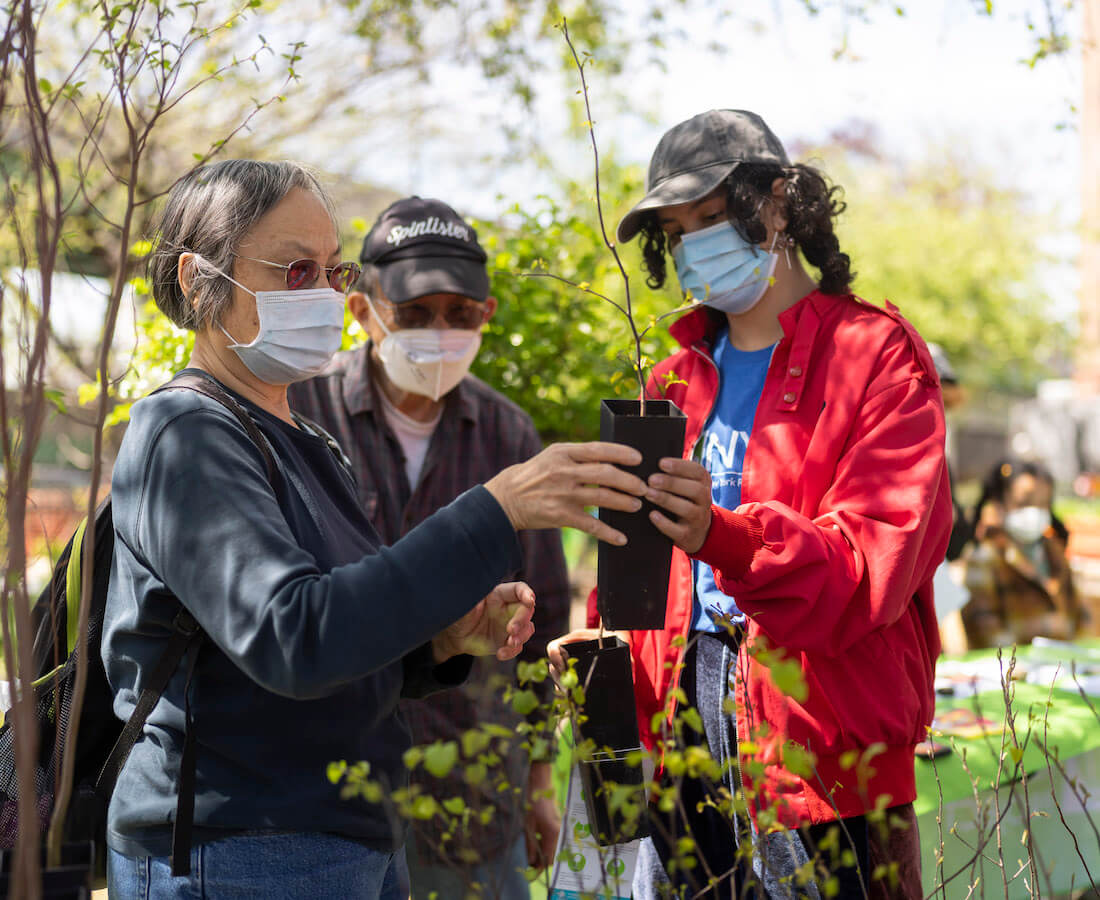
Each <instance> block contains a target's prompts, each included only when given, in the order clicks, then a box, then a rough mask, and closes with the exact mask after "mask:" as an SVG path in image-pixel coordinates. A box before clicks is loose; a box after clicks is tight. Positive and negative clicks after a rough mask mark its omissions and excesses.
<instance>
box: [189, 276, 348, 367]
mask: <svg viewBox="0 0 1100 900" xmlns="http://www.w3.org/2000/svg"><path fill="white" fill-rule="evenodd" d="M206 264H207V265H209V263H206ZM215 271H217V272H218V273H219V274H221V275H223V276H224V277H225V278H227V279H229V281H231V282H233V284H235V285H237V287H239V288H240V289H241V290H242V291H245V292H246V293H249V294H251V295H252V296H253V297H255V298H256V313H257V315H258V316H259V318H260V330H259V331H258V332H257V333H256V337H254V338H253V339H252V340H251V341H250V342H249V343H247V344H241V343H238V342H237V339H236V338H235V337H233V335H231V334H230V333H229V332H228V331H226V330H225V328H224V327H223V326H221V325H219V326H218V327H219V328H221V330H222V333H223V334H224V335H225V336H226V337H227V338H229V340H230V341H232V343H231V344H230V345H229V348H230V349H231V350H232V351H233V352H234V353H236V354H237V356H238V357H239V358H240V360H241V362H242V363H244V365H245V367H246V368H247V369H248V371H250V372H251V373H252V374H253V375H255V376H256V377H257V378H259V379H260V381H263V382H266V383H267V384H293V383H294V382H296V381H304V380H305V379H307V378H312V377H313V376H314V375H317V374H318V373H319V372H321V370H323V369H324V368H325V366H326V365H328V363H329V361H330V360H331V359H332V357H333V355H335V353H336V351H337V350H339V349H340V340H341V336H342V334H343V329H344V295H343V294H341V293H340V292H339V291H336V290H333V289H332V288H317V289H315V290H309V291H302V290H298V291H291V290H286V289H284V290H281V291H253V290H249V289H248V288H246V287H245V286H244V285H243V284H241V283H240V282H239V281H236V280H235V279H234V278H232V277H231V276H229V275H226V274H225V273H224V272H222V271H221V270H220V269H215Z"/></svg>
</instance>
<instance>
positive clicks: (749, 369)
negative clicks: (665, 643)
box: [692, 331, 775, 632]
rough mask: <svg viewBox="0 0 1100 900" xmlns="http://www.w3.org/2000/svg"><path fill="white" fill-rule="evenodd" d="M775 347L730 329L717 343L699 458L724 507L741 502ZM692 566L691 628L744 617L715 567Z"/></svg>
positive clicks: (714, 627)
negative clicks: (756, 344) (734, 338)
mask: <svg viewBox="0 0 1100 900" xmlns="http://www.w3.org/2000/svg"><path fill="white" fill-rule="evenodd" d="M774 349H775V345H772V346H771V347H765V348H763V349H762V350H752V351H744V350H738V349H737V348H736V347H734V346H733V345H732V344H730V341H729V335H728V333H727V332H726V331H723V332H722V333H721V335H719V337H718V340H717V341H716V342H715V344H714V361H715V363H717V365H718V372H719V388H718V399H717V401H716V402H715V404H714V411H713V412H712V413H711V416H710V419H709V420H708V421H707V425H706V428H705V429H704V430H703V437H702V456H701V458H700V461H701V462H702V464H703V465H704V466H706V468H707V471H709V472H710V479H711V497H712V498H713V500H714V502H715V503H716V504H717V505H718V506H721V507H722V508H723V509H735V508H736V507H738V506H740V505H741V473H742V471H743V469H744V465H745V449H746V448H747V447H748V445H749V435H750V434H751V433H752V422H753V419H754V418H755V417H756V405H757V403H759V402H760V394H761V393H762V392H763V390H764V379H765V378H767V375H768V366H769V365H770V363H771V359H772V351H773V350H774ZM692 567H693V570H694V575H695V604H694V613H693V616H692V629H693V630H695V631H715V632H717V631H721V630H723V627H724V626H723V625H722V624H721V617H723V616H729V617H730V618H731V619H732V620H733V621H735V622H740V621H742V620H743V619H744V614H743V613H742V612H741V611H740V610H739V609H738V608H737V604H736V602H735V601H734V598H733V597H731V596H729V595H728V594H724V593H722V591H721V590H720V589H719V588H718V586H717V585H716V584H715V583H714V570H713V569H711V567H710V566H708V565H706V564H705V563H701V562H698V561H696V562H694V563H693V564H692Z"/></svg>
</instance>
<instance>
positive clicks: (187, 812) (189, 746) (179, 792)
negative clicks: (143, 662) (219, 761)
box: [172, 641, 202, 877]
mask: <svg viewBox="0 0 1100 900" xmlns="http://www.w3.org/2000/svg"><path fill="white" fill-rule="evenodd" d="M201 647H202V642H201V641H195V642H193V643H192V644H191V645H190V646H188V648H187V684H186V687H184V690H183V697H184V715H185V716H186V722H187V727H186V729H185V730H184V734H183V754H182V755H181V756H180V780H179V784H178V785H176V821H175V824H174V825H173V826H172V875H173V876H177V877H178V876H180V875H189V874H190V873H191V826H192V825H193V824H194V819H195V729H194V728H192V727H191V678H192V676H193V675H194V674H195V663H196V662H197V661H198V658H199V650H200V649H201Z"/></svg>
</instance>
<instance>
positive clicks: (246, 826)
mask: <svg viewBox="0 0 1100 900" xmlns="http://www.w3.org/2000/svg"><path fill="white" fill-rule="evenodd" d="M339 249H340V245H339V242H338V238H337V230H336V225H335V222H334V217H333V213H332V210H331V207H330V204H329V202H328V200H327V198H326V197H325V194H324V192H323V191H322V189H321V188H320V187H319V185H318V184H317V182H316V181H315V180H314V178H313V177H312V176H311V175H309V174H308V173H307V172H306V171H304V170H303V169H302V168H300V167H299V166H296V165H294V164H292V163H262V162H252V161H248V160H231V161H226V162H221V163H216V164H213V165H208V166H204V167H202V168H200V169H199V170H197V171H195V172H193V173H191V174H190V175H188V176H186V177H184V178H183V179H182V180H181V181H180V182H178V183H177V185H176V186H175V188H174V189H173V191H172V193H171V195H170V197H169V198H168V202H167V206H166V209H165V211H164V215H163V219H162V222H161V225H160V228H159V232H158V234H157V238H156V249H155V254H154V258H153V262H152V281H153V291H154V297H155V299H156V302H157V305H158V306H159V307H160V309H161V310H162V311H163V312H164V313H165V314H166V315H167V316H168V317H169V318H170V319H171V320H172V321H173V322H175V323H176V324H177V325H179V326H181V327H184V328H188V329H191V330H192V331H194V332H195V345H194V351H193V353H192V355H191V360H190V363H189V366H188V369H187V370H185V372H187V373H189V374H190V375H192V376H194V377H201V378H203V379H206V381H207V382H210V381H212V382H213V383H214V384H215V385H216V390H217V391H222V392H226V393H228V395H229V397H230V398H231V399H230V401H229V403H228V404H226V403H225V402H224V396H225V395H224V393H223V394H222V395H221V396H222V397H223V401H222V402H219V400H218V399H213V398H211V397H209V396H206V395H205V394H204V393H199V392H196V391H193V390H169V391H162V392H159V393H155V394H153V395H151V396H149V397H147V398H146V399H144V400H142V401H140V402H139V403H137V404H135V406H134V408H133V410H132V414H131V422H130V426H129V429H128V431H127V433H126V436H125V438H124V439H123V442H122V447H121V449H120V451H119V455H118V459H117V462H116V464H115V469H114V476H113V493H114V525H115V532H116V537H117V540H116V545H115V558H114V568H113V572H112V578H111V590H110V595H109V598H108V601H107V612H106V618H105V622H104V632H103V634H104V636H103V662H104V665H105V668H106V671H107V675H108V679H109V681H110V683H111V686H112V689H113V690H114V692H115V711H116V713H117V715H118V716H119V717H121V718H122V719H124V720H125V719H128V718H129V717H130V715H131V713H132V711H133V710H134V708H135V706H136V704H137V703H138V700H139V696H140V694H141V691H142V690H143V689H144V688H147V687H148V686H149V684H150V683H151V681H153V680H155V677H156V676H155V674H154V672H153V670H154V669H155V668H156V667H157V666H156V664H157V661H158V659H159V658H161V657H162V656H163V655H164V648H165V647H166V645H167V644H168V642H169V641H170V640H171V637H172V634H173V633H174V629H176V628H177V626H178V622H179V621H180V615H181V609H182V610H183V611H186V613H187V614H189V616H190V618H191V619H193V621H194V622H195V623H197V626H198V627H199V628H201V630H202V633H203V634H204V635H205V638H204V639H203V640H202V641H201V642H199V643H197V644H196V645H195V646H197V647H198V648H199V649H198V651H197V653H192V654H189V655H188V657H187V658H186V659H185V660H184V661H183V662H182V663H181V664H180V665H179V666H178V668H177V669H176V670H175V672H174V674H173V675H172V677H171V679H170V681H169V682H168V686H167V688H166V689H165V691H164V693H163V696H162V697H161V699H160V701H159V702H158V703H157V704H156V705H155V707H154V708H153V710H152V712H151V714H150V715H149V716H148V719H147V720H146V722H145V725H144V726H143V729H142V731H141V734H140V737H139V738H138V740H137V743H136V744H135V746H134V748H133V750H132V752H131V754H130V756H129V757H128V759H127V760H126V762H125V765H124V766H123V768H122V770H121V773H120V775H119V778H118V782H117V785H116V787H115V791H114V794H113V797H112V800H111V804H110V810H109V814H108V845H109V850H110V855H109V866H108V881H109V889H110V894H111V897H112V900H123V898H127V897H137V896H141V897H158V898H161V897H185V896H186V897H191V896H203V897H219V898H222V897H230V898H232V897H244V896H248V897H265V898H276V897H302V896H309V897H311V898H317V900H321V898H327V897H334V898H335V897H340V898H347V897H357V898H390V897H396V896H397V893H396V882H395V878H394V872H395V864H396V862H397V859H396V857H397V856H398V854H399V853H400V847H401V844H402V840H403V828H402V826H401V824H400V823H399V822H398V821H396V820H395V818H394V816H393V813H392V810H391V809H389V808H388V807H387V806H386V804H385V802H384V799H383V802H380V803H369V802H367V801H365V800H362V799H352V800H349V799H343V798H342V797H341V786H340V785H339V784H333V783H332V782H331V781H330V779H329V778H327V777H326V769H327V767H328V766H329V764H330V763H334V762H338V761H340V760H347V761H349V762H352V763H354V762H359V761H363V762H365V763H366V764H367V767H368V769H367V773H368V777H369V779H370V780H372V781H374V782H377V783H378V784H379V785H380V786H381V788H382V793H383V798H384V796H385V794H386V793H387V792H388V791H390V790H392V789H394V788H397V787H400V786H401V785H403V784H404V782H405V775H404V767H403V763H402V756H403V754H404V752H405V751H406V750H407V749H408V744H409V739H408V734H407V731H406V730H405V728H404V726H403V724H402V722H401V721H400V719H399V717H398V714H397V702H398V699H399V697H401V696H402V695H422V694H424V693H426V692H428V691H431V690H433V689H438V688H440V687H445V686H447V685H452V684H455V683H458V682H460V681H461V680H462V679H463V678H464V677H465V673H466V671H467V670H468V668H469V657H468V656H467V655H466V654H469V653H493V652H495V653H496V654H497V656H498V657H499V658H501V659H507V658H510V657H512V656H514V655H515V654H516V653H518V652H519V649H520V648H521V647H522V644H523V642H524V641H525V640H526V639H527V637H529V636H530V634H531V631H532V626H531V617H532V612H533V608H534V604H535V597H534V596H533V594H532V592H531V590H530V588H529V587H527V586H526V585H524V584H522V583H515V582H507V581H506V579H507V578H508V576H509V574H510V573H511V572H514V571H515V570H516V569H518V568H519V566H520V562H521V561H520V556H519V554H520V550H519V544H518V542H517V539H516V531H517V530H520V529H524V528H548V527H558V526H572V527H575V528H580V529H583V530H585V531H587V532H589V533H591V534H593V535H595V536H597V537H599V538H601V539H604V540H610V541H613V542H616V543H622V542H624V541H625V538H623V536H622V535H621V534H619V533H618V532H615V531H612V530H611V529H609V528H608V527H607V526H606V525H604V524H603V523H601V522H599V521H598V520H597V519H595V518H594V517H592V516H590V515H587V514H586V513H585V511H584V507H585V506H589V505H598V506H606V507H610V508H614V509H621V510H634V509H637V508H639V506H640V501H639V500H638V499H637V498H638V496H639V495H641V494H643V493H644V492H645V490H646V488H645V485H644V484H643V483H642V482H641V481H640V480H639V479H637V478H635V477H634V476H633V475H630V474H628V473H626V472H623V471H622V470H621V469H618V468H616V465H617V464H618V465H628V466H629V465H635V464H637V463H638V462H639V461H640V460H639V457H638V454H637V453H636V451H634V450H631V449H629V448H626V447H622V446H618V445H613V444H598V443H593V444H575V445H556V446H553V447H550V448H548V449H547V450H545V451H543V452H542V453H541V454H539V455H538V456H536V457H534V458H532V459H531V460H529V461H528V462H526V463H523V464H520V465H517V466H513V467H511V468H509V469H506V470H504V471H503V472H501V473H500V474H499V475H498V476H496V477H495V478H493V479H492V480H490V481H489V482H487V483H486V484H485V485H484V486H481V487H478V488H475V489H473V490H471V491H469V492H467V493H466V494H463V495H462V496H461V497H459V498H458V499H457V500H455V501H454V503H452V504H451V505H450V506H448V507H446V508H444V509H442V510H440V511H439V512H438V513H436V514H435V515H434V516H432V517H431V518H429V519H428V520H427V521H425V522H424V523H423V524H422V525H420V526H419V527H418V528H416V529H415V530H413V531H412V532H411V533H409V534H408V535H407V536H406V537H404V538H403V539H401V540H400V541H398V542H397V543H396V544H394V545H393V546H391V547H389V548H382V547H380V541H379V539H378V537H377V535H376V533H375V532H374V530H373V528H372V527H371V525H370V524H369V521H368V519H367V516H366V515H365V513H364V511H363V510H362V509H360V508H359V506H358V503H357V501H356V496H355V491H354V486H353V484H352V481H351V478H350V476H349V474H348V472H347V470H346V469H345V468H344V466H343V465H342V464H341V461H340V459H339V457H338V455H337V454H336V453H334V452H333V448H332V447H331V446H330V443H329V441H326V439H325V436H324V435H323V434H322V433H320V432H319V431H317V430H315V429H314V428H312V427H311V426H310V424H309V423H307V422H305V421H304V420H301V419H299V418H297V417H295V416H294V415H293V413H292V412H291V410H290V408H289V407H288V405H287V385H288V384H290V383H293V382H295V381H298V380H300V379H303V378H306V377H309V376H310V375H313V374H315V373H316V372H317V371H319V370H320V369H321V368H322V367H323V366H324V365H325V363H326V362H327V361H328V359H329V358H330V357H331V356H332V354H333V353H334V352H335V351H336V349H337V348H338V346H339V343H340V333H341V325H342V322H343V292H344V291H345V290H346V289H347V288H348V287H349V286H350V285H351V284H352V283H354V281H355V279H356V276H357V274H358V267H357V266H356V265H355V264H354V263H343V262H340V257H339ZM234 405H235V406H236V407H238V410H237V411H238V412H240V411H241V410H242V409H243V411H244V413H246V417H245V418H241V419H239V418H238V417H237V415H235V414H234V411H233V410H232V409H231V408H230V407H232V406H234ZM250 425H254V426H255V428H252V427H250ZM256 429H258V433H257V431H256ZM268 462H273V463H274V465H273V466H271V467H270V469H269V466H268V464H267V463H268ZM185 760H188V761H190V762H188V763H185V762H184V761H185ZM181 775H182V779H181ZM181 799H182V801H183V802H179V801H180V800H181ZM192 799H193V804H194V805H193V814H191V815H188V806H189V804H190V802H191V800H192ZM188 819H190V820H191V821H190V823H188V822H187V821H186V820H188ZM174 823H175V824H182V825H183V826H184V827H183V830H184V833H185V836H188V835H186V832H187V828H186V826H187V825H188V824H191V828H190V834H189V838H190V849H189V851H188V850H187V847H186V843H187V842H186V841H184V843H183V853H182V854H181V853H179V852H177V854H176V855H175V857H174V860H173V858H172V857H170V850H172V849H175V850H176V851H179V850H180V848H181V844H180V842H178V841H177V842H176V844H175V847H174V848H173V841H172V829H173V824H174ZM173 862H174V863H175V865H173V864H172V863H173ZM174 873H178V874H174Z"/></svg>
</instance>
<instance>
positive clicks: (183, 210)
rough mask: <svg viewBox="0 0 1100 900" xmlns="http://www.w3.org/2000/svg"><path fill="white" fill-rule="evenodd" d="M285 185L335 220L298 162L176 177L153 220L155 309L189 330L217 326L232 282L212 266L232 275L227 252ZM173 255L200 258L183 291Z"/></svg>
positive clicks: (227, 165) (236, 165)
mask: <svg viewBox="0 0 1100 900" xmlns="http://www.w3.org/2000/svg"><path fill="white" fill-rule="evenodd" d="M292 188H302V189H304V190H307V191H309V192H310V193H312V194H314V195H315V196H316V197H317V198H318V199H319V200H320V201H321V202H322V203H323V204H324V205H325V209H327V210H328V214H329V216H330V217H331V218H332V220H333V224H334V225H335V223H336V215H335V213H334V211H333V206H332V201H331V200H330V199H329V197H328V195H327V194H326V193H325V191H324V189H323V188H322V187H321V185H320V183H318V181H317V179H316V178H315V177H314V176H313V174H312V173H310V172H309V171H308V170H307V169H306V168H305V167H303V166H301V165H299V164H298V163H293V162H257V161H256V160H251V159H227V160H223V161H221V162H216V163H211V164H209V165H206V166H202V167H201V168H198V169H196V170H195V171H194V172H191V173H189V174H188V175H185V176H184V177H183V178H181V179H180V180H179V181H178V182H176V184H175V186H174V187H173V188H172V191H171V193H170V194H169V195H168V202H167V203H166V204H165V207H164V213H163V214H162V215H161V218H160V222H159V223H158V225H157V229H156V233H155V237H154V240H153V245H154V249H153V254H152V258H151V259H150V261H149V280H150V282H151V283H152V288H153V299H154V300H156V303H157V306H158V307H159V308H160V311H161V312H163V313H164V314H165V315H166V316H168V318H169V319H171V320H172V321H173V322H175V323H176V325H178V326H180V327H181V328H188V329H190V330H192V331H196V330H198V329H200V328H202V327H204V326H205V325H207V324H214V325H217V324H218V323H219V322H220V321H221V316H222V313H224V312H225V310H226V309H227V308H228V307H229V304H230V301H231V299H232V296H233V285H232V283H231V282H230V281H229V280H228V279H227V278H225V277H223V275H222V274H220V273H219V272H218V271H217V270H219V269H220V270H221V272H223V273H225V274H232V272H233V255H234V253H235V252H236V250H237V248H238V247H239V246H240V244H241V241H242V240H243V239H244V236H245V235H246V234H247V233H248V232H249V230H250V229H251V228H252V226H253V225H255V224H256V223H257V222H258V221H259V220H260V219H261V218H262V217H263V216H264V215H265V214H266V213H268V212H270V211H271V209H272V208H273V207H275V206H276V205H277V204H278V203H279V201H280V200H282V199H283V198H284V197H285V196H286V195H287V194H288V193H289V192H290V190H291V189H292ZM181 253H194V254H197V255H198V256H200V257H201V258H202V261H201V262H199V261H196V265H194V266H192V268H191V272H190V275H191V285H190V288H191V291H190V294H189V295H186V296H185V295H184V293H183V289H182V288H181V287H180V283H179V278H178V271H179V258H180V254H181ZM203 263H205V264H203ZM196 298H197V302H195V303H192V300H193V299H196Z"/></svg>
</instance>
